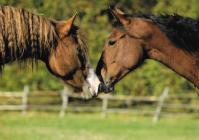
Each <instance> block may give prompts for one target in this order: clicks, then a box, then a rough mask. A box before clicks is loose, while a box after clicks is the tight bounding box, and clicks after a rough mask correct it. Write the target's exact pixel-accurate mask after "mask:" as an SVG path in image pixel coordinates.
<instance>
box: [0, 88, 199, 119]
mask: <svg viewBox="0 0 199 140" xmlns="http://www.w3.org/2000/svg"><path fill="white" fill-rule="evenodd" d="M168 92H169V88H165V89H164V91H163V93H162V95H161V96H160V97H155V96H150V97H138V96H135V97H134V96H121V95H117V96H113V95H110V94H108V95H99V97H98V98H96V99H94V101H93V102H94V103H96V102H97V100H98V102H99V101H100V104H101V105H100V104H98V105H97V106H93V105H90V104H88V105H87V106H84V107H82V106H81V105H82V104H81V103H85V100H84V99H82V97H81V95H80V94H71V93H70V92H69V91H67V89H66V88H64V89H63V90H62V91H60V92H56V91H55V92H54V91H45V92H43V91H34V92H30V91H29V88H28V87H27V86H25V87H24V90H23V91H22V92H0V99H4V100H5V99H8V100H9V99H18V100H20V103H18V104H15V105H14V104H13V105H12V104H1V105H0V111H5V110H13V111H16V110H18V111H22V114H23V115H24V114H26V112H27V110H29V109H30V108H37V109H40V110H42V109H45V110H60V113H59V115H60V117H63V116H64V115H65V113H66V112H67V111H90V112H96V111H101V112H102V116H103V117H105V116H106V115H107V113H109V112H117V113H124V112H133V113H139V114H150V115H153V121H154V122H157V121H158V120H159V118H160V116H161V115H162V114H165V111H164V108H165V109H184V110H191V111H192V112H198V116H199V106H198V103H199V102H197V103H195V104H187V103H173V102H172V100H173V99H179V100H182V99H194V98H195V99H196V100H198V99H199V98H198V97H197V95H196V94H194V93H193V94H194V95H195V96H194V95H191V96H188V95H185V96H184V95H183V96H177V95H175V96H169V95H168ZM32 97H37V98H36V99H41V98H51V100H53V101H54V100H55V98H57V100H59V101H57V103H56V104H46V103H45V104H33V103H30V102H29V100H30V99H31V98H32ZM70 99H73V100H75V99H78V100H80V101H79V102H78V105H75V106H70V104H71V101H70ZM44 100H45V99H44ZM95 100H96V101H95ZM36 101H37V100H36ZM36 101H35V102H36ZM111 101H120V102H124V103H126V105H127V106H129V105H131V103H132V102H136V104H138V106H140V105H139V104H140V103H141V102H149V103H152V104H154V103H156V104H155V106H154V108H153V109H152V110H146V109H137V110H136V109H135V107H133V108H131V109H129V108H128V107H127V108H113V107H110V106H109V103H110V102H111ZM168 101H169V102H168ZM198 101H199V100H198ZM0 103H1V102H0ZM148 106H150V105H148ZM189 112H190V111H189ZM167 113H171V112H167ZM181 113H183V114H185V112H181Z"/></svg>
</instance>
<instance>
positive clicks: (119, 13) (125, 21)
mask: <svg viewBox="0 0 199 140" xmlns="http://www.w3.org/2000/svg"><path fill="white" fill-rule="evenodd" d="M110 10H111V13H112V15H113V16H114V17H115V18H116V20H118V21H119V22H120V23H121V24H122V25H128V24H130V20H129V19H127V18H126V16H125V13H124V12H123V11H121V10H120V9H118V8H110Z"/></svg>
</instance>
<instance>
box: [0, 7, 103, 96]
mask: <svg viewBox="0 0 199 140" xmlns="http://www.w3.org/2000/svg"><path fill="white" fill-rule="evenodd" d="M75 17H76V16H73V17H71V18H70V19H68V20H63V21H55V20H52V19H48V18H44V17H42V16H38V15H34V14H32V13H30V12H28V11H25V10H23V9H17V8H13V7H10V6H0V70H2V69H3V66H4V65H5V64H7V63H10V62H13V61H16V60H19V61H26V60H27V59H28V58H29V59H32V61H35V60H41V61H43V62H44V63H45V64H46V66H47V68H48V70H49V71H50V72H51V73H52V74H53V75H55V76H56V77H58V78H60V79H62V80H63V81H64V83H66V84H69V85H71V86H72V87H74V88H76V89H78V90H82V89H85V90H86V91H88V93H89V94H90V95H92V96H93V95H96V94H97V93H98V87H99V85H100V81H99V80H98V78H97V76H96V75H95V73H94V70H93V69H92V67H91V65H90V63H89V60H88V55H87V52H88V51H87V46H86V43H85V40H84V39H83V37H82V36H81V34H80V33H79V31H78V27H77V26H75V25H74V24H73V23H74V20H75ZM0 81H1V80H0ZM84 87H85V88H84Z"/></svg>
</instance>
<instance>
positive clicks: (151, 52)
mask: <svg viewBox="0 0 199 140" xmlns="http://www.w3.org/2000/svg"><path fill="white" fill-rule="evenodd" d="M148 46H149V47H147V48H145V49H146V52H147V55H148V58H149V59H153V60H156V61H159V62H160V63H162V64H164V65H166V66H167V67H169V68H170V69H172V70H173V71H175V72H176V73H178V74H179V75H181V76H183V77H184V78H186V79H187V80H189V81H190V82H192V83H193V84H194V85H195V86H196V87H197V88H199V63H198V61H197V60H198V59H199V58H198V57H197V56H198V55H197V54H196V53H190V52H188V51H186V50H184V49H182V48H180V47H176V46H175V45H174V44H173V43H172V42H171V41H170V40H168V38H167V37H166V36H165V35H160V34H159V35H158V37H157V38H156V39H154V40H153V41H151V42H150V43H149V45H148Z"/></svg>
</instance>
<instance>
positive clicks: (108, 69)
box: [96, 9, 199, 88]
mask: <svg viewBox="0 0 199 140" xmlns="http://www.w3.org/2000/svg"><path fill="white" fill-rule="evenodd" d="M111 12H112V14H113V16H114V17H115V18H116V19H117V23H116V24H115V26H114V27H113V30H112V33H111V34H110V36H109V38H108V40H107V43H106V44H105V46H104V48H103V52H102V55H101V58H100V60H99V62H98V65H97V69H96V72H97V75H98V76H99V78H101V79H102V80H103V81H104V83H105V84H106V85H107V86H109V87H114V85H115V84H116V83H117V82H118V81H119V80H120V79H122V78H123V77H124V76H125V75H127V74H128V73H129V72H131V71H133V70H134V69H136V68H137V67H139V66H140V65H141V64H143V62H144V60H146V59H153V60H155V61H159V62H160V63H162V64H164V65H166V66H167V67H168V68H170V69H172V70H173V71H175V72H176V73H178V74H179V75H181V76H183V77H184V78H186V79H187V80H189V81H190V82H191V83H193V84H194V85H195V86H196V87H197V88H199V20H194V19H191V18H188V17H182V16H179V15H161V16H153V15H127V14H124V13H123V12H121V11H120V10H118V9H112V10H111Z"/></svg>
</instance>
